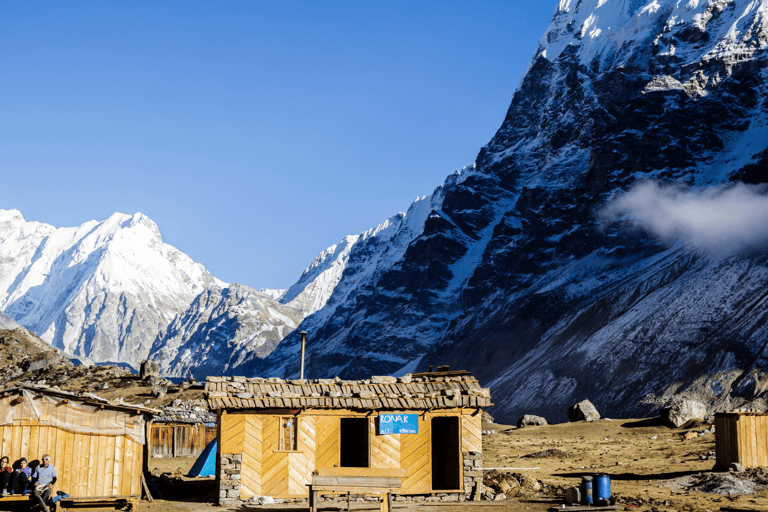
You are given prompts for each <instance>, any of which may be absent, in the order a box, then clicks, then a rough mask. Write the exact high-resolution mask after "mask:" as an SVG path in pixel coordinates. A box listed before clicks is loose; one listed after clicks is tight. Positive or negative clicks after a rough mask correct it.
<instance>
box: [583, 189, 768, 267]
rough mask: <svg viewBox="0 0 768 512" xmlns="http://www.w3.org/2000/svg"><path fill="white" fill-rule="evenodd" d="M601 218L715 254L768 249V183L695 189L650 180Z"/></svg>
mask: <svg viewBox="0 0 768 512" xmlns="http://www.w3.org/2000/svg"><path fill="white" fill-rule="evenodd" d="M598 218H599V219H600V220H601V222H604V223H606V224H609V223H613V222H619V221H624V222H629V223H630V224H632V225H633V226H635V227H637V228H640V229H642V230H644V231H646V232H648V233H650V234H651V235H653V236H655V237H657V238H659V239H661V240H664V241H667V242H670V243H674V242H677V241H682V242H684V243H685V244H687V245H689V246H691V247H694V248H697V249H703V250H709V251H728V252H730V251H737V250H741V249H746V248H763V247H766V246H768V194H767V193H766V187H765V186H762V185H745V184H744V183H735V184H730V185H718V186H712V187H706V188H691V187H687V186H684V185H679V184H660V183H658V182H656V181H645V182H642V183H639V184H636V185H635V186H633V187H632V188H631V189H630V190H629V191H627V192H625V193H622V194H619V195H618V196H616V197H615V198H614V199H613V200H611V201H610V202H609V203H608V204H607V205H606V206H605V207H604V208H603V209H602V210H601V211H600V212H599V213H598Z"/></svg>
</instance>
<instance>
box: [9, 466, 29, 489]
mask: <svg viewBox="0 0 768 512" xmlns="http://www.w3.org/2000/svg"><path fill="white" fill-rule="evenodd" d="M30 478H32V468H30V467H29V466H27V458H26V457H22V458H20V459H19V468H18V469H16V470H15V471H14V472H13V475H11V483H10V485H9V487H10V494H23V495H26V494H27V493H28V492H29V480H30Z"/></svg>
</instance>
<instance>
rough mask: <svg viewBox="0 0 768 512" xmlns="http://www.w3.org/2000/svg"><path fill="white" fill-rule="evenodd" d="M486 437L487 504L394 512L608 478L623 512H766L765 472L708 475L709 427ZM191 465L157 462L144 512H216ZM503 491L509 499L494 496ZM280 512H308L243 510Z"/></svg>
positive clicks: (605, 427) (559, 491)
mask: <svg viewBox="0 0 768 512" xmlns="http://www.w3.org/2000/svg"><path fill="white" fill-rule="evenodd" d="M483 429H484V431H485V432H486V434H484V435H483V452H484V465H485V470H486V471H485V474H486V476H485V483H486V486H487V489H486V490H487V491H488V492H487V495H486V497H487V498H491V500H485V501H482V502H480V503H466V502H465V503H457V504H437V505H435V504H430V505H418V506H416V505H413V504H406V503H396V504H395V506H396V508H398V509H402V508H407V509H416V508H418V510H419V511H420V512H424V511H427V510H428V509H445V508H446V507H449V508H451V509H452V510H454V509H455V510H456V512H470V511H479V510H484V509H493V510H500V512H501V511H505V512H506V511H509V512H517V511H531V512H544V511H546V510H548V509H550V508H552V507H560V506H561V505H562V504H563V503H564V494H565V489H566V488H568V487H570V486H574V485H578V483H579V482H580V481H581V477H582V476H583V475H594V474H606V475H609V477H610V479H611V488H612V494H613V496H614V497H615V498H616V504H617V505H618V506H619V510H627V511H637V512H656V511H670V512H672V511H677V512H704V511H712V512H715V511H732V512H733V511H764V510H768V469H757V470H750V471H745V472H741V473H736V472H728V473H722V472H718V473H715V472H712V471H711V470H712V468H713V466H714V465H715V459H714V450H715V435H714V434H713V433H711V427H710V426H709V424H707V423H704V422H698V423H694V424H691V425H688V426H686V427H683V428H679V429H673V428H669V427H666V426H663V425H662V424H661V422H660V421H659V420H658V419H655V418H654V419H643V420H620V419H613V420H608V419H602V420H598V421H595V422H577V423H564V424H558V425H548V426H543V427H524V428H516V427H511V426H506V425H497V424H493V423H484V425H483ZM700 434H701V435H700ZM192 463H193V461H192V459H182V458H177V459H152V460H151V461H150V468H151V469H152V468H154V469H155V473H156V474H164V475H165V476H163V477H162V482H160V481H158V485H160V491H161V492H162V493H163V494H164V498H165V499H160V500H156V501H155V502H153V503H152V504H148V503H146V502H142V509H143V510H145V509H148V510H149V511H150V512H186V511H191V510H201V509H207V508H209V507H212V506H213V505H212V504H211V503H210V501H211V500H212V497H213V496H214V493H213V490H214V488H213V479H193V478H187V477H184V476H183V475H184V474H186V472H187V471H188V469H189V467H191V465H192ZM493 468H498V469H493ZM501 491H504V492H505V496H504V499H501V498H502V497H501V496H498V494H501V493H502V492H501ZM495 499H497V500H495ZM353 508H355V509H371V510H373V509H377V506H376V505H375V504H363V503H359V504H353ZM274 509H278V510H293V509H295V510H297V511H298V510H302V511H304V510H306V505H300V504H281V505H275V506H271V507H260V506H256V505H254V506H244V507H241V508H239V509H238V510H248V511H250V510H253V511H256V510H274ZM566 510H567V508H566Z"/></svg>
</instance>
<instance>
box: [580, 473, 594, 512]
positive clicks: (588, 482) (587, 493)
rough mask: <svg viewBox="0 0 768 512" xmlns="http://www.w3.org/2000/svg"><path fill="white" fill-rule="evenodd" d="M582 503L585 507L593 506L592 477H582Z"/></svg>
mask: <svg viewBox="0 0 768 512" xmlns="http://www.w3.org/2000/svg"><path fill="white" fill-rule="evenodd" d="M581 503H582V504H584V505H591V504H592V503H593V501H592V477H591V476H583V477H581Z"/></svg>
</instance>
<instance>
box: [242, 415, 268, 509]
mask: <svg viewBox="0 0 768 512" xmlns="http://www.w3.org/2000/svg"><path fill="white" fill-rule="evenodd" d="M244 430H245V432H244V434H243V460H242V467H241V474H240V482H241V484H240V485H241V487H240V498H241V499H249V498H253V497H254V496H261V495H262V485H261V482H262V477H263V472H262V464H261V460H262V444H263V442H264V440H263V429H262V418H261V417H260V416H257V415H255V414H249V415H247V416H245V421H244Z"/></svg>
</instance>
